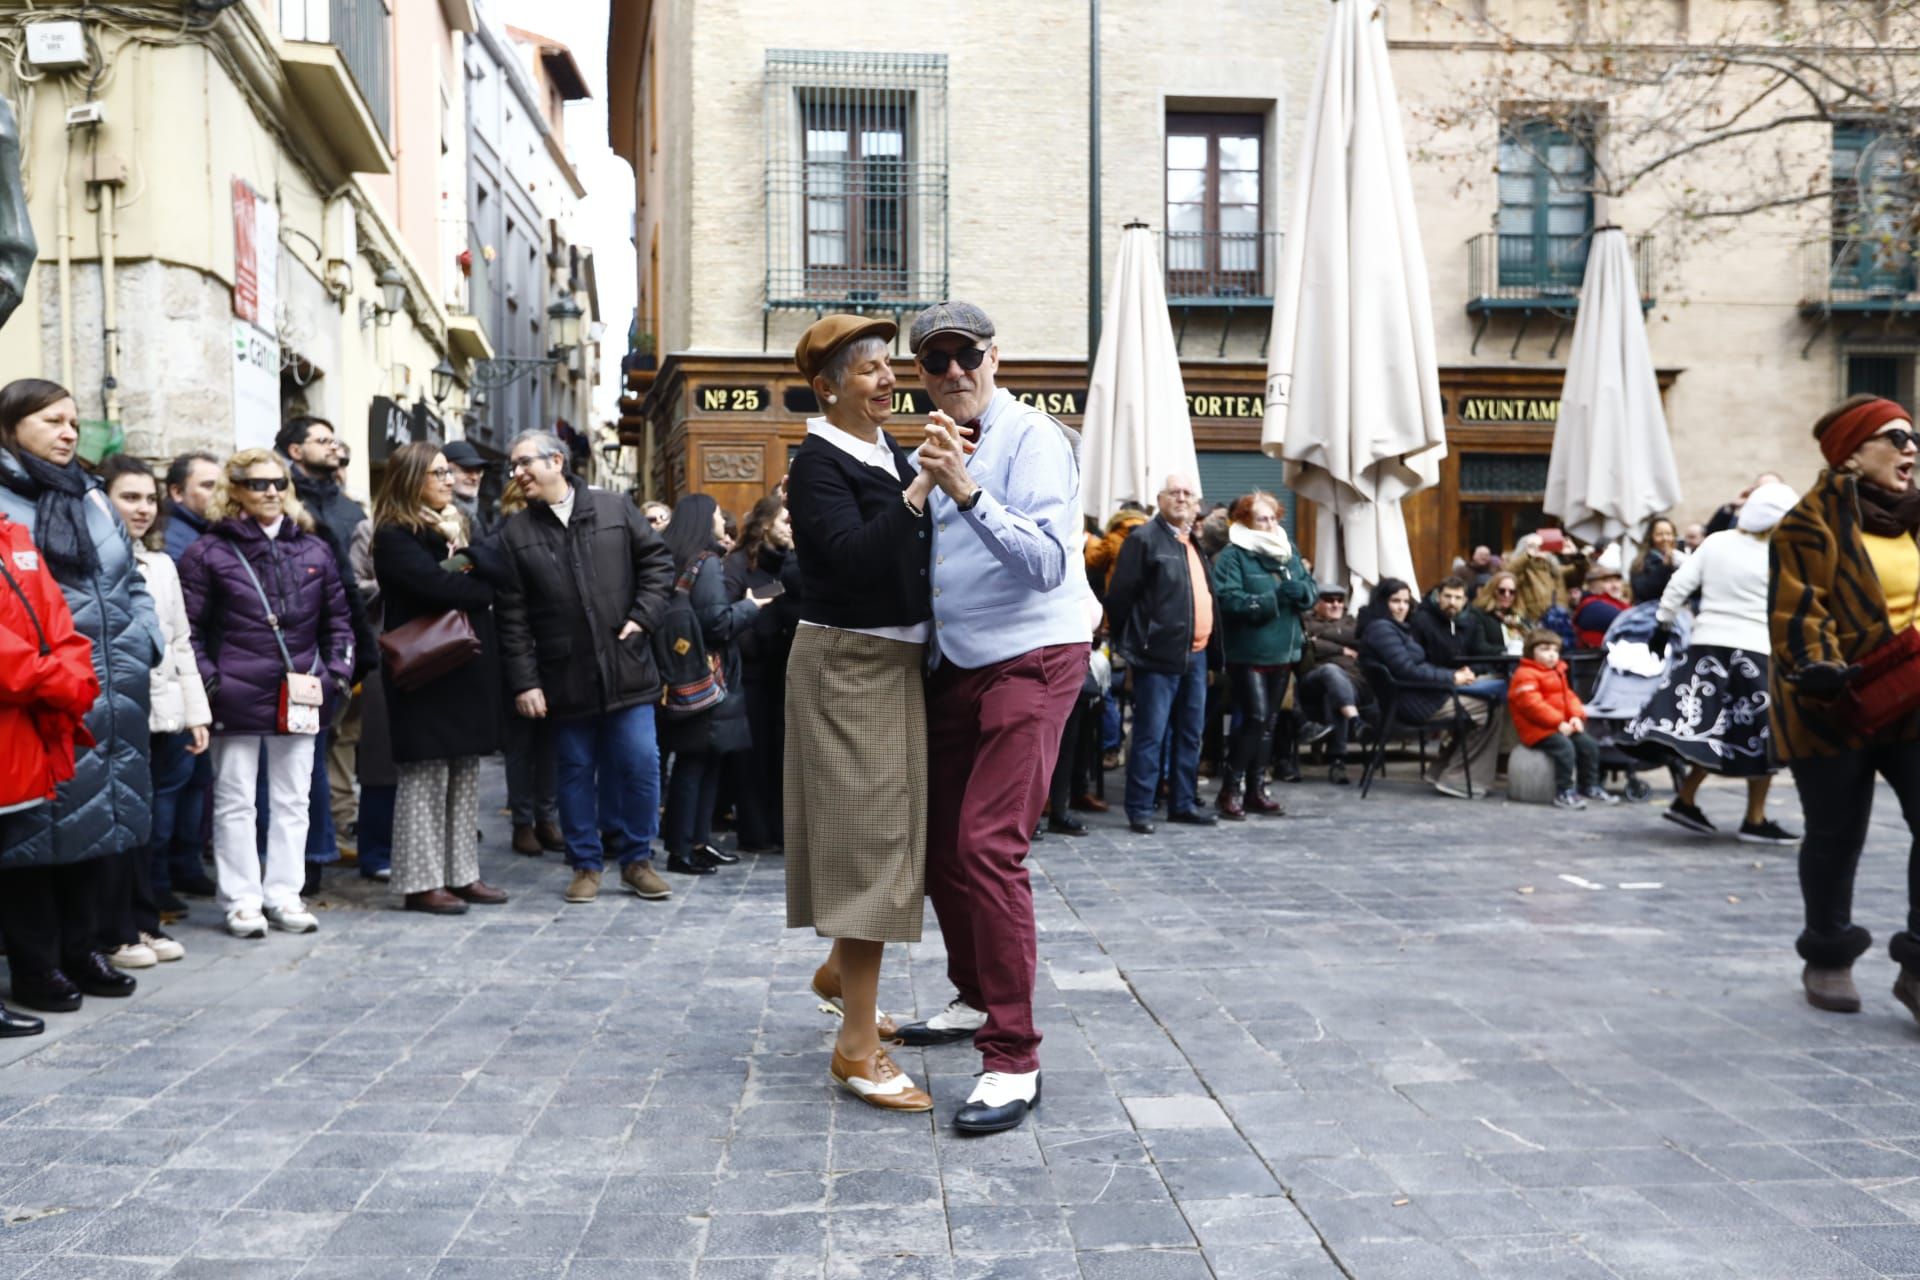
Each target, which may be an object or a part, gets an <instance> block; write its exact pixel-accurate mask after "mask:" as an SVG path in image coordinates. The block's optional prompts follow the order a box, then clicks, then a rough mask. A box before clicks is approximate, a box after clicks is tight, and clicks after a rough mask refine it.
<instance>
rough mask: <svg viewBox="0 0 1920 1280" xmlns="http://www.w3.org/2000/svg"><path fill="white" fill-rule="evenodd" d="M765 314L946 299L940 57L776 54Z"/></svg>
mask: <svg viewBox="0 0 1920 1280" xmlns="http://www.w3.org/2000/svg"><path fill="white" fill-rule="evenodd" d="M766 120H767V158H766V165H767V293H766V305H767V308H768V309H769V310H772V309H775V308H781V307H791V308H804V309H814V308H818V307H821V306H826V305H832V306H839V307H844V308H847V309H850V310H884V311H895V312H906V311H917V310H920V309H921V308H923V307H926V306H929V305H931V304H932V303H935V302H938V301H940V300H941V299H942V298H944V297H946V294H947V59H946V55H944V54H915V53H840V52H832V51H822V50H796V49H769V50H768V51H767V66H766Z"/></svg>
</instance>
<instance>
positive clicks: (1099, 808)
mask: <svg viewBox="0 0 1920 1280" xmlns="http://www.w3.org/2000/svg"><path fill="white" fill-rule="evenodd" d="M1112 807H1113V806H1111V805H1109V804H1108V803H1107V802H1106V801H1105V800H1102V799H1101V798H1100V797H1099V796H1096V795H1079V796H1075V797H1074V798H1073V799H1071V800H1069V801H1067V808H1069V809H1078V810H1080V812H1082V813H1105V812H1106V811H1107V810H1108V809H1110V808H1112Z"/></svg>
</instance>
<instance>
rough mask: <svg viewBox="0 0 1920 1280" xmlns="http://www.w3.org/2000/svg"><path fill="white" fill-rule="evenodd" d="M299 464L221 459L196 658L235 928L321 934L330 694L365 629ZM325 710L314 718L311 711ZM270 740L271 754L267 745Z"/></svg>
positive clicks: (195, 613) (193, 580) (193, 562)
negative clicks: (316, 845) (356, 626)
mask: <svg viewBox="0 0 1920 1280" xmlns="http://www.w3.org/2000/svg"><path fill="white" fill-rule="evenodd" d="M292 490H293V479H292V477H291V475H289V473H288V471H287V464H286V462H285V460H284V459H282V458H281V457H280V456H279V455H278V454H275V453H274V452H272V451H271V450H268V449H243V450H241V451H240V452H239V453H236V454H234V455H233V456H232V457H231V458H228V459H227V461H226V464H225V465H224V466H223V467H221V469H220V481H219V484H218V485H217V486H216V487H215V489H214V492H213V501H212V502H211V503H210V504H209V505H208V507H207V517H208V520H209V521H210V522H211V523H210V527H209V528H208V530H207V532H206V534H205V536H203V537H202V538H201V539H200V540H199V541H198V542H195V543H194V544H193V545H192V546H191V547H188V548H187V551H186V554H185V555H183V556H181V557H180V586H181V590H182V592H183V593H184V595H185V596H186V601H187V620H188V622H189V624H190V625H191V626H192V628H193V651H194V657H195V658H196V660H197V661H198V663H199V667H200V678H201V680H202V682H203V683H204V684H205V686H206V690H207V699H208V702H209V703H210V704H211V707H212V711H213V738H214V742H213V748H212V754H213V856H214V863H215V866H216V869H217V876H218V879H219V882H220V896H219V898H218V901H219V904H220V907H221V910H223V911H225V912H226V916H227V931H228V932H229V933H232V934H233V935H234V936H235V937H239V938H264V937H266V936H267V928H268V926H269V925H271V926H272V927H273V928H275V929H281V930H284V931H286V932H289V933H312V932H313V931H314V930H315V929H318V928H319V927H320V923H319V921H317V920H315V919H314V917H313V914H312V913H311V912H309V911H308V910H307V909H306V904H305V903H303V902H302V901H301V900H300V887H301V884H302V882H303V880H304V879H305V875H306V847H307V793H308V789H309V786H310V785H311V783H312V781H313V755H314V741H315V739H314V732H313V728H312V727H310V726H316V725H317V723H318V720H319V712H320V708H319V707H317V706H310V705H309V704H307V703H304V702H300V701H298V699H300V698H307V697H311V696H312V694H311V692H310V686H311V684H312V683H313V681H314V680H315V679H317V680H318V683H319V685H320V686H321V693H320V696H321V700H322V702H323V703H324V701H325V695H326V694H327V693H332V694H336V695H339V696H344V695H345V694H346V692H347V690H348V689H349V688H350V686H351V683H352V680H353V627H352V623H351V621H350V620H349V618H348V616H347V596H346V588H345V587H344V585H343V584H342V583H341V580H340V570H339V567H338V565H337V564H336V563H335V561H334V556H333V549H332V548H331V547H330V546H329V545H328V543H327V541H326V539H324V538H322V537H320V536H319V535H318V534H316V533H315V532H314V526H313V518H312V517H311V516H309V515H308V514H307V513H306V511H305V509H303V508H302V507H301V505H300V500H299V499H298V498H296V497H295V496H294V495H293V491H292ZM309 711H311V712H312V714H311V715H308V714H306V713H307V712H309ZM263 748H264V750H263ZM263 756H264V760H265V764H266V769H267V796H268V805H269V809H270V812H269V815H268V823H267V858H266V867H265V870H264V872H263V871H262V868H261V863H260V853H259V844H258V836H257V835H256V833H255V823H256V819H257V814H256V811H255V803H254V795H255V787H256V784H257V783H258V781H259V773H260V767H261V762H262V758H263Z"/></svg>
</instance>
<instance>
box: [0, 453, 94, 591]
mask: <svg viewBox="0 0 1920 1280" xmlns="http://www.w3.org/2000/svg"><path fill="white" fill-rule="evenodd" d="M13 456H14V457H15V458H16V459H17V460H18V461H19V463H20V467H21V470H23V471H25V472H26V473H27V476H28V478H29V479H31V480H32V481H33V482H34V483H35V484H37V485H39V486H40V496H39V498H37V499H36V500H35V501H34V504H33V540H34V542H35V543H36V544H37V545H38V546H39V548H40V552H41V554H42V555H44V556H46V558H47V563H49V564H51V565H52V566H53V574H54V576H55V577H56V578H59V579H60V580H61V581H62V582H71V581H75V580H78V579H82V578H91V577H92V576H93V575H95V574H96V573H99V572H100V552H99V551H98V550H97V549H96V548H95V547H94V545H93V535H92V534H90V533H88V532H87V509H86V505H85V504H86V493H87V488H88V486H89V485H90V484H91V483H92V477H91V476H89V475H88V474H87V473H86V471H85V470H83V469H82V468H81V466H80V464H79V463H78V462H69V463H67V465H66V466H64V467H59V466H55V465H54V464H53V463H51V462H48V461H47V460H46V459H44V458H36V457H34V456H33V455H32V454H30V453H28V452H27V451H26V450H24V449H22V450H20V451H19V452H17V453H15V454H14V455H13Z"/></svg>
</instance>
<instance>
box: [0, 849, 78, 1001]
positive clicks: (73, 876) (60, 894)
mask: <svg viewBox="0 0 1920 1280" xmlns="http://www.w3.org/2000/svg"><path fill="white" fill-rule="evenodd" d="M99 873H100V861H99V859H94V860H92V861H89V862H70V863H66V864H65V865H62V866H58V867H17V868H9V869H8V870H5V871H0V933H3V934H5V935H6V938H7V966H8V968H9V970H10V971H11V972H12V974H13V976H14V977H16V978H18V977H26V976H34V977H37V976H38V975H40V974H43V973H45V972H47V971H48V970H49V969H58V968H61V967H63V966H66V965H74V964H77V963H78V962H80V961H82V960H84V959H85V958H86V956H87V954H88V953H89V952H90V951H92V950H93V949H94V946H93V935H94V921H93V913H94V903H95V900H96V894H97V890H96V888H95V885H94V880H95V877H97V876H98V875H99Z"/></svg>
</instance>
